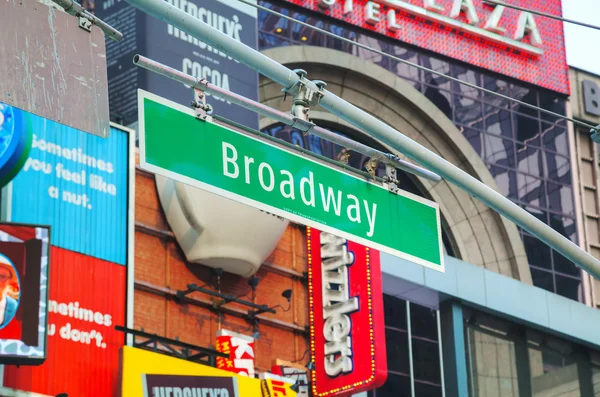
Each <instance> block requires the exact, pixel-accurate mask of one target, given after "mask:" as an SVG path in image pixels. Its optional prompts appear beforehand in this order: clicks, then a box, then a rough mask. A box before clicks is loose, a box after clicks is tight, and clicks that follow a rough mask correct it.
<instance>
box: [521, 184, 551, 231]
mask: <svg viewBox="0 0 600 397" xmlns="http://www.w3.org/2000/svg"><path fill="white" fill-rule="evenodd" d="M517 189H518V190H517V193H518V196H519V200H520V201H523V202H525V203H528V204H531V205H535V206H536V207H540V208H545V207H546V187H545V183H544V181H543V180H542V179H538V178H535V177H533V176H529V175H525V174H517ZM530 212H531V211H530ZM534 212H535V213H534V215H536V216H537V215H540V216H542V217H543V219H542V221H543V222H545V223H547V220H546V218H545V215H544V214H542V213H541V211H534Z"/></svg>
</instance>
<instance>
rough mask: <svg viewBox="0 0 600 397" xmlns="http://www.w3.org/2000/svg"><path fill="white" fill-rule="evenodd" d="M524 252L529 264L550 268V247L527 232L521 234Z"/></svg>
mask: <svg viewBox="0 0 600 397" xmlns="http://www.w3.org/2000/svg"><path fill="white" fill-rule="evenodd" d="M523 243H524V244H525V252H526V253H527V260H528V261H529V264H530V265H533V266H536V267H541V268H544V269H548V270H552V255H551V254H550V247H548V246H547V245H546V244H544V243H543V242H541V241H540V240H539V239H538V238H535V237H532V236H530V235H528V234H524V235H523Z"/></svg>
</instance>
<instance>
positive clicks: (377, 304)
mask: <svg viewBox="0 0 600 397" xmlns="http://www.w3.org/2000/svg"><path fill="white" fill-rule="evenodd" d="M306 233H307V254H308V301H309V320H310V344H311V357H312V362H313V363H315V369H314V370H313V371H312V372H311V376H312V384H311V386H312V392H313V395H314V396H315V397H324V396H330V395H331V396H339V395H350V394H356V393H359V392H362V391H366V390H370V389H375V388H378V387H380V386H382V385H383V384H384V383H385V380H386V378H387V358H386V344H385V320H384V315H383V286H382V277H381V265H380V262H379V252H378V251H376V250H373V249H369V248H367V247H365V246H363V245H360V244H357V243H354V242H352V241H348V240H346V239H343V238H341V237H337V236H334V235H332V234H330V233H325V232H320V231H318V230H316V229H313V228H310V227H309V228H307V232H306Z"/></svg>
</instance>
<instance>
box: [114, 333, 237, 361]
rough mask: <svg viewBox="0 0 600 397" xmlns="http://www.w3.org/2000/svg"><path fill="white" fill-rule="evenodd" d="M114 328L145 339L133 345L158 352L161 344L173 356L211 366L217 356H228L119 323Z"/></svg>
mask: <svg viewBox="0 0 600 397" xmlns="http://www.w3.org/2000/svg"><path fill="white" fill-rule="evenodd" d="M115 329H116V330H117V331H121V332H124V333H125V334H128V335H134V336H137V337H139V338H144V339H146V340H144V341H141V342H137V343H134V344H133V346H134V347H138V348H145V349H152V350H153V351H155V352H158V347H159V346H161V347H162V348H164V349H166V350H168V351H169V352H170V353H171V354H173V355H174V356H176V357H178V358H181V359H184V360H188V361H194V362H200V363H202V364H208V365H210V366H212V367H215V366H216V365H217V357H223V358H229V354H225V353H221V352H219V351H217V350H214V349H209V348H206V347H200V346H195V345H192V344H189V343H185V342H180V341H178V340H175V339H169V338H165V337H164V336H159V335H156V334H150V333H148V332H144V331H138V330H135V329H130V328H126V327H122V326H120V325H117V326H115Z"/></svg>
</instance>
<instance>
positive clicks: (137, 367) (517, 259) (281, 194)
mask: <svg viewBox="0 0 600 397" xmlns="http://www.w3.org/2000/svg"><path fill="white" fill-rule="evenodd" d="M168 3H169V5H170V6H171V7H173V8H177V9H179V10H181V11H183V12H186V13H188V14H190V15H192V16H193V17H195V18H197V19H199V20H200V21H202V22H204V23H206V24H208V25H210V26H211V27H213V28H215V29H216V30H218V31H220V32H221V33H223V34H225V35H227V36H228V37H230V38H232V39H234V40H236V41H239V42H242V43H244V44H246V45H248V46H250V47H252V48H255V49H256V50H258V51H260V52H261V53H263V54H265V55H266V56H268V57H269V58H272V59H274V60H275V61H277V62H279V63H281V64H283V65H285V66H286V67H288V68H290V69H292V70H294V69H302V70H304V71H306V73H307V78H309V79H310V80H322V81H324V82H326V83H327V90H329V91H331V92H333V93H335V94H336V95H338V96H340V97H342V98H343V99H345V100H346V101H348V102H351V103H352V104H354V105H355V106H357V107H359V108H361V109H364V110H366V111H368V112H369V113H371V114H373V115H374V116H375V117H377V118H379V119H380V120H382V121H383V122H384V123H386V124H388V125H390V126H392V127H394V128H395V129H397V130H398V131H400V132H402V133H404V134H406V135H407V136H409V137H410V138H412V139H414V140H415V141H417V142H419V143H420V144H422V145H424V146H425V147H427V148H428V149H430V150H432V151H434V152H435V153H437V154H439V155H440V156H442V157H443V158H445V159H446V160H448V161H450V162H452V163H453V164H454V165H456V166H458V167H460V168H461V169H463V170H465V171H466V172H467V173H469V174H470V175H471V176H473V177H474V178H476V179H478V180H479V181H482V182H483V183H486V184H487V185H489V186H490V187H492V188H493V189H495V190H497V191H498V192H500V193H501V194H503V195H504V196H505V197H507V198H508V199H510V200H512V201H513V202H515V203H516V204H518V205H519V206H521V207H522V208H524V209H526V210H527V211H529V212H530V213H531V214H532V215H534V216H536V217H537V218H538V219H539V220H541V221H542V222H544V223H545V224H547V225H550V226H551V227H553V228H554V229H555V230H557V231H558V232H559V233H561V234H562V235H564V236H566V237H567V238H569V239H571V240H572V241H573V242H575V243H576V244H578V245H580V246H581V247H584V248H585V249H587V250H589V251H590V252H592V254H594V253H595V252H597V246H600V245H599V244H600V241H596V240H594V239H595V238H597V235H600V221H598V214H596V213H595V212H594V210H592V209H593V208H596V202H597V201H598V200H597V191H598V189H600V186H598V183H597V181H596V179H597V178H596V176H595V175H597V172H598V170H597V169H596V168H595V167H596V166H597V164H596V163H597V161H596V160H594V159H596V158H597V157H596V156H598V148H596V147H594V146H593V145H592V142H591V140H590V139H589V136H588V135H589V134H588V132H586V131H583V130H581V129H580V128H578V127H576V126H573V125H572V124H569V123H567V122H565V120H561V119H558V118H556V117H551V116H549V115H546V114H545V113H543V112H540V111H539V110H536V109H532V108H531V107H527V106H524V105H522V104H520V103H518V102H511V101H508V100H506V99H503V98H500V97H496V96H494V95H491V94H489V93H484V92H481V91H479V90H476V89H473V88H472V87H469V86H465V85H461V84H458V83H456V82H452V81H450V80H448V79H445V78H443V77H441V76H437V75H436V74H434V73H430V72H428V71H426V70H419V69H417V68H414V67H411V66H408V65H406V64H405V63H403V62H401V61H399V60H398V59H393V58H389V57H384V56H382V55H380V54H378V53H375V52H370V51H368V50H366V49H363V48H360V47H356V46H352V45H350V44H349V43H346V42H343V41H341V40H337V39H335V38H333V37H330V36H327V35H324V34H321V33H319V32H315V31H313V30H311V29H309V28H307V27H305V26H302V25H300V24H296V23H294V22H292V21H289V20H287V19H285V18H281V17H280V16H278V15H277V14H274V13H270V12H267V11H265V10H264V9H260V8H259V9H257V8H255V7H252V6H249V5H247V4H245V2H241V1H237V0H231V1H224V0H218V1H208V0H207V1H205V0H168ZM257 4H258V5H260V6H261V7H262V8H265V9H268V10H272V11H274V12H276V13H279V14H283V15H287V16H290V17H292V18H294V19H297V20H300V21H303V22H306V23H308V24H310V25H314V26H318V27H320V28H322V29H325V30H326V31H329V32H332V33H334V34H336V35H339V36H342V37H345V38H347V39H350V40H352V41H356V42H358V43H360V44H364V45H368V46H369V47H373V48H375V49H376V50H379V51H381V52H383V53H386V54H391V55H393V56H394V57H396V58H399V59H401V60H405V61H408V62H411V63H416V64H418V65H420V66H423V67H424V68H427V69H433V70H435V71H438V72H440V73H443V74H446V75H448V76H452V77H454V78H457V79H460V80H463V81H467V82H469V83H471V84H473V85H475V86H478V87H481V88H485V89H487V90H491V91H494V92H496V93H499V94H502V95H505V96H508V97H510V98H513V99H515V100H517V101H520V102H525V103H529V104H534V105H536V106H540V107H542V108H544V109H547V110H550V111H552V112H555V113H559V114H562V115H572V116H573V117H575V118H577V119H578V120H586V122H588V123H590V124H593V125H598V124H600V109H597V108H595V107H594V100H595V99H598V97H597V94H595V92H596V91H594V90H596V88H594V87H600V77H599V76H593V75H591V74H589V73H587V72H583V71H581V70H577V69H575V68H569V65H567V61H566V55H565V39H564V31H563V25H562V23H561V22H560V21H557V20H553V19H550V18H546V17H543V16H541V15H538V14H535V13H532V12H528V11H527V10H537V11H540V12H543V13H548V14H552V15H562V5H561V1H560V0H544V1H542V0H514V1H511V2H510V4H511V5H515V6H519V7H522V8H524V9H523V10H518V9H513V8H510V7H507V6H505V5H502V4H495V3H494V4H492V3H487V2H484V1H483V0H379V1H367V0H308V1H304V0H269V1H267V0H258V1H257ZM94 11H95V15H97V16H98V17H99V18H101V19H102V20H104V21H107V22H108V23H110V24H111V26H114V27H115V28H116V29H118V30H120V31H122V32H128V35H126V37H125V39H124V40H122V41H120V42H112V41H107V42H106V51H107V55H106V62H107V77H108V87H109V107H110V115H111V121H112V124H111V135H110V136H109V137H108V138H100V137H95V136H92V135H91V134H88V133H85V132H83V131H79V130H77V129H75V128H73V127H69V126H65V125H62V124H60V123H57V122H54V121H50V120H46V119H44V118H42V117H41V116H37V115H24V114H22V113H18V112H19V111H21V110H18V109H17V108H15V109H17V110H15V113H14V114H9V113H8V112H6V111H4V110H3V111H4V113H3V118H4V119H5V120H9V121H10V122H12V120H15V125H17V124H18V123H19V122H20V123H21V124H19V125H24V126H28V128H29V129H28V131H30V132H31V137H32V139H31V148H30V154H29V157H28V159H27V161H25V162H24V164H23V168H22V170H21V171H20V172H19V174H17V176H16V177H15V178H14V179H13V180H12V182H11V183H10V185H8V186H6V187H5V188H3V191H2V196H1V198H0V204H1V205H0V209H1V210H2V211H0V213H1V214H2V216H3V217H4V218H2V220H1V221H2V222H0V248H2V247H9V248H6V249H5V250H6V252H7V255H8V253H10V254H11V255H12V258H16V259H14V262H15V263H17V265H15V266H21V265H18V261H19V258H20V256H19V255H21V254H20V253H19V252H21V251H18V249H25V248H18V249H17V248H13V246H12V245H13V244H16V245H14V247H20V245H18V244H21V245H23V246H26V245H27V246H29V245H31V244H34V242H35V241H37V240H39V241H40V244H41V246H42V247H46V245H44V244H47V246H48V250H49V254H48V268H49V269H50V270H49V275H48V280H49V284H48V285H49V287H48V289H49V292H48V296H47V297H45V298H44V295H43V294H44V293H43V292H41V295H40V298H39V299H37V302H43V303H45V304H44V305H38V306H39V307H42V309H41V313H42V314H41V316H38V317H37V318H36V321H38V322H39V324H42V323H43V322H46V327H43V326H40V327H38V328H36V329H41V330H43V329H45V330H46V331H45V334H44V333H39V332H38V334H35V335H33V334H32V335H30V334H28V332H27V326H26V325H27V324H33V323H27V321H33V320H31V319H29V320H27V321H26V317H19V320H18V321H19V322H18V327H17V326H16V324H17V323H15V324H14V325H13V327H11V328H8V327H7V328H6V329H0V359H2V360H5V361H2V363H5V365H4V366H3V367H0V368H2V369H1V371H3V372H2V375H3V376H0V394H2V392H4V391H7V393H13V394H9V395H17V394H14V393H16V391H20V392H29V393H37V394H35V395H36V396H37V395H42V396H57V395H59V394H60V393H66V395H67V396H78V397H96V396H123V397H129V396H133V397H137V396H140V397H142V396H143V397H188V396H189V397H294V396H296V395H297V396H298V397H340V396H361V397H397V396H407V397H421V396H427V397H429V396H431V397H446V396H448V397H450V396H460V397H463V396H472V397H488V396H489V397H496V396H498V397H500V396H538V397H541V396H563V395H564V396H567V395H569V396H586V397H587V396H596V395H598V394H599V393H600V334H599V333H598V332H596V331H595V330H597V329H598V327H600V312H599V311H598V302H600V294H599V291H600V284H598V282H597V280H595V279H593V278H592V277H591V276H590V275H588V274H587V273H585V272H583V271H581V270H580V268H578V267H577V266H576V265H574V264H573V263H571V262H569V261H568V260H567V259H565V258H564V257H562V256H561V255H559V254H558V253H556V252H554V251H552V250H551V249H550V248H548V247H547V246H546V245H544V244H543V243H541V242H540V241H539V240H538V239H536V238H534V237H533V236H531V235H530V234H529V233H528V232H527V231H525V230H523V229H521V228H519V227H518V226H516V225H514V224H512V223H511V222H509V221H507V220H506V219H504V218H502V217H501V216H499V215H497V214H496V213H495V212H493V211H491V210H490V209H489V208H487V207H485V206H484V205H483V204H482V203H480V202H478V201H477V200H476V199H474V198H473V197H471V196H469V195H468V194H467V193H465V192H463V191H462V190H460V189H459V188H457V187H456V186H454V185H452V184H450V183H448V182H447V181H445V180H442V181H440V182H432V181H429V180H425V179H423V178H419V177H415V176H414V175H411V174H408V173H406V172H404V171H402V170H400V169H398V170H396V174H397V183H398V187H399V188H400V191H398V192H394V189H393V186H391V185H390V184H389V183H388V182H389V180H387V179H385V177H386V176H387V174H386V168H385V166H384V165H383V164H381V163H374V162H372V161H370V160H371V159H370V158H369V157H368V156H365V155H362V154H360V153H358V152H355V151H352V150H347V149H345V148H343V147H341V146H339V145H336V144H333V143H331V142H328V141H326V140H323V139H321V138H319V137H317V136H315V135H312V134H310V133H308V134H305V133H303V132H302V131H300V130H297V129H294V128H292V127H290V126H287V125H285V124H283V123H280V122H278V121H273V120H271V119H268V118H259V117H258V116H257V115H256V113H254V112H250V111H246V110H244V109H242V108H240V107H239V106H237V105H235V103H232V102H230V101H227V100H223V99H217V98H215V97H214V96H211V95H207V96H206V100H207V103H209V104H211V105H212V106H214V112H213V116H220V117H213V118H212V119H211V118H209V119H207V120H202V119H200V118H198V117H197V114H196V110H195V109H193V108H192V107H190V106H189V103H190V100H191V99H192V97H193V96H192V95H193V91H192V89H191V88H190V87H188V86H185V85H183V84H181V83H180V82H175V81H172V80H170V79H167V78H164V77H162V76H158V77H157V75H156V74H152V73H151V72H149V71H147V70H145V69H142V68H139V67H137V66H136V65H134V64H133V63H132V57H133V55H134V54H139V55H142V56H145V57H148V58H150V59H153V60H157V61H159V62H160V63H163V64H165V65H168V66H169V67H173V68H176V69H178V70H180V71H182V72H184V73H187V74H191V75H194V76H196V77H199V78H205V79H207V81H208V82H209V83H211V84H213V85H215V86H217V87H219V88H221V89H227V90H230V91H233V92H236V93H238V94H240V95H243V96H246V97H252V98H253V99H254V100H258V101H259V102H261V103H263V104H265V105H267V106H269V107H272V108H276V109H278V110H280V111H284V112H289V111H290V107H291V106H292V103H291V100H290V99H289V98H284V95H285V94H284V93H283V92H282V91H281V88H282V87H280V86H279V85H278V84H275V83H273V82H272V81H270V80H268V79H267V78H265V77H263V76H261V75H258V74H256V73H255V72H251V71H250V69H247V68H246V67H245V66H244V65H243V64H241V63H240V62H237V61H236V60H235V59H232V58H231V57H230V56H228V55H227V54H225V53H224V52H223V48H214V47H211V46H209V45H208V44H206V43H204V42H202V41H201V40H198V39H197V38H194V37H192V36H191V35H189V34H187V33H185V32H184V31H182V30H180V29H179V28H178V27H176V26H171V25H169V24H167V23H165V22H163V21H161V20H159V19H157V18H153V17H150V16H148V15H146V14H144V13H142V12H141V11H139V10H137V9H135V8H133V7H132V6H131V5H129V4H128V3H127V2H126V1H121V2H113V1H105V2H101V3H98V4H96V5H95V10H94ZM0 62H2V61H0ZM598 92H600V89H598ZM288 97H289V95H288ZM2 109H4V108H2ZM22 112H24V111H22ZM309 116H310V119H311V121H313V122H314V123H315V124H316V125H319V126H322V127H324V128H326V129H328V130H330V131H332V132H334V133H336V134H340V135H342V136H345V137H348V138H351V139H353V140H355V141H358V142H361V143H363V144H365V145H368V146H371V147H374V148H376V149H378V150H380V151H382V152H385V153H391V152H392V151H391V149H390V148H389V147H387V146H386V145H385V144H383V143H382V142H379V141H377V140H375V139H374V138H373V137H371V136H367V134H366V133H365V132H363V131H360V130H358V129H356V128H354V127H352V126H351V125H350V124H348V123H346V122H345V121H343V120H342V119H340V118H337V117H334V116H333V115H332V114H330V113H327V112H325V111H324V110H323V109H322V108H320V107H318V106H315V107H313V108H311V109H310V112H309ZM11 117H14V118H11ZM19 117H22V119H19ZM19 120H26V122H22V121H19ZM26 123H29V124H26ZM6 125H8V124H6ZM242 126H250V127H251V128H252V129H257V128H258V129H259V130H260V132H261V133H262V134H258V133H256V131H250V130H248V129H247V128H242ZM307 152H311V153H312V154H313V155H314V156H309V155H308V154H307ZM395 154H399V153H395ZM374 176H375V177H376V178H374ZM594 200H596V201H594ZM21 225H26V226H27V227H37V228H38V229H39V228H43V227H49V235H48V236H46V235H45V234H44V233H42V232H40V231H39V230H38V229H36V230H38V231H37V232H35V233H33V234H32V233H29V232H28V233H29V234H18V233H17V232H16V231H17V230H20V229H16V228H17V227H24V226H21ZM31 225H33V226H31ZM43 230H45V229H43ZM596 232H598V233H596ZM11 233H12V234H11ZM36 233H37V234H36ZM32 235H33V237H32ZM28 239H29V240H28ZM30 240H31V241H33V242H31V241H30ZM46 240H47V241H46ZM36 244H37V243H36ZM28 249H29V248H28ZM10 250H14V252H13V251H10ZM9 251H10V252H9ZM23 252H25V251H23ZM28 252H31V251H28ZM0 253H2V254H3V255H4V252H1V251H0ZM38 256H40V257H41V259H40V260H41V261H45V260H46V259H44V255H43V254H42V255H38ZM44 263H45V262H44ZM28 266H29V265H28ZM36 269H37V268H36ZM29 283H31V281H29ZM22 284H23V285H26V284H25V283H24V282H22ZM27 285H29V284H27ZM26 288H27V287H25V289H26ZM29 288H30V287H29ZM25 289H24V290H25ZM42 291H43V289H42ZM24 299H25V298H22V301H24ZM30 299H31V298H30ZM44 299H47V301H44ZM21 305H22V306H21V307H22V308H24V307H25V304H23V303H22V304H21ZM28 305H29V303H28ZM21 310H24V309H21ZM23 313H25V312H24V311H23ZM35 313H36V314H37V313H38V312H37V311H36V312H35ZM23 316H25V314H23ZM44 316H46V317H47V318H46V317H44ZM7 341H8V342H7ZM39 341H44V342H45V343H46V346H43V345H42V344H39V343H38V342H39ZM34 342H35V343H34ZM11 343H15V346H20V349H21V350H19V351H21V352H23V353H19V354H17V353H14V351H13V350H11V347H10V346H11V345H10V344H11ZM36 343H38V344H36ZM25 351H27V353H24V352H25ZM4 357H9V358H10V360H12V361H9V360H8V359H4ZM42 357H43V359H42ZM15 360H16V361H15ZM40 361H41V362H40ZM32 362H34V363H35V364H36V365H30V364H32ZM2 395H3V394H2ZM31 395H32V396H33V395H34V394H31ZM62 397H64V395H62Z"/></svg>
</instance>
